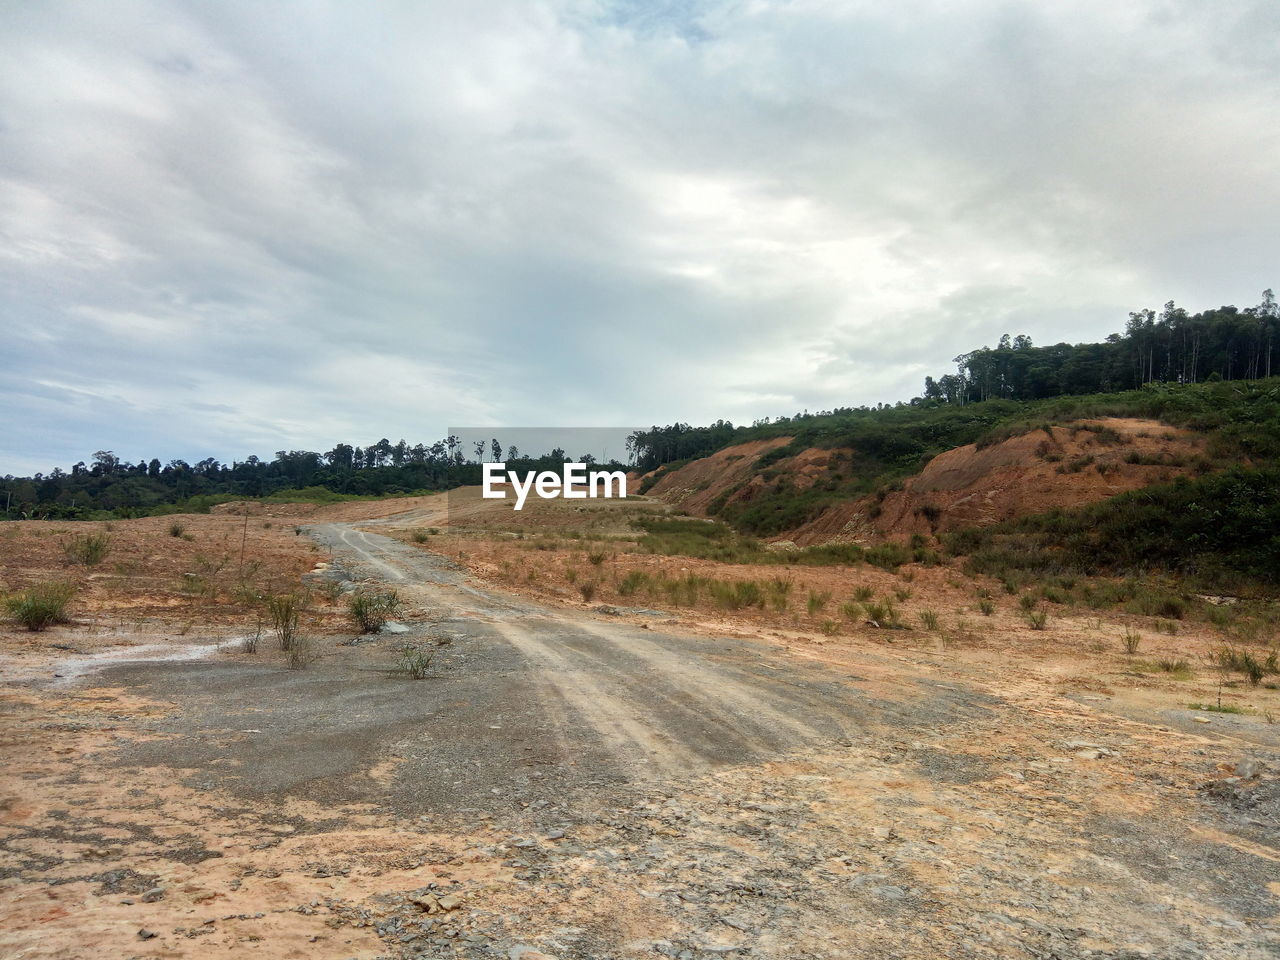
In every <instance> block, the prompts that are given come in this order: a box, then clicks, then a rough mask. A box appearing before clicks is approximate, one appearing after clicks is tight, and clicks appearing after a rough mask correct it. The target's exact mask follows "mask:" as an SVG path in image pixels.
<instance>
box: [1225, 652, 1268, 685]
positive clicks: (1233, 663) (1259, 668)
mask: <svg viewBox="0 0 1280 960" xmlns="http://www.w3.org/2000/svg"><path fill="white" fill-rule="evenodd" d="M1214 659H1215V660H1217V661H1218V666H1220V667H1221V668H1222V669H1223V670H1234V671H1235V672H1237V673H1243V674H1244V675H1245V677H1246V678H1247V679H1248V681H1249V682H1250V683H1251V684H1253V685H1254V686H1257V685H1258V684H1259V683H1261V682H1262V678H1263V677H1265V676H1266V675H1267V674H1268V673H1277V672H1280V670H1277V667H1278V666H1280V665H1278V664H1277V663H1276V654H1275V653H1274V652H1273V653H1272V654H1271V656H1269V657H1268V658H1267V659H1266V660H1260V659H1259V658H1258V657H1255V656H1254V655H1253V654H1252V653H1250V652H1249V651H1248V650H1237V649H1235V648H1234V647H1223V648H1222V649H1221V650H1219V651H1218V652H1217V653H1216V654H1214Z"/></svg>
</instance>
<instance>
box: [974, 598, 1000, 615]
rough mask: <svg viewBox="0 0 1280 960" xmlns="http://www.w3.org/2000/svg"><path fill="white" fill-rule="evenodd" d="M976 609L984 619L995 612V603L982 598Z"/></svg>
mask: <svg viewBox="0 0 1280 960" xmlns="http://www.w3.org/2000/svg"><path fill="white" fill-rule="evenodd" d="M978 609H979V610H981V611H982V615H983V616H984V617H989V616H991V615H992V614H993V613H995V612H996V603H995V601H994V600H991V599H989V598H987V597H983V598H982V599H981V600H979V601H978Z"/></svg>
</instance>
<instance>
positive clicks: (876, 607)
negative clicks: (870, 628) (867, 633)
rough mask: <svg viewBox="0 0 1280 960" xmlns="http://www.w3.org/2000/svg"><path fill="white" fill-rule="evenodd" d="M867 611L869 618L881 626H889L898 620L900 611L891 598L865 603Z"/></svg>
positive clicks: (864, 606)
mask: <svg viewBox="0 0 1280 960" xmlns="http://www.w3.org/2000/svg"><path fill="white" fill-rule="evenodd" d="M863 608H864V609H865V610H866V611H867V619H868V620H870V621H871V622H872V623H874V624H875V625H876V626H879V627H888V626H891V625H893V624H896V623H897V622H898V613H897V611H896V610H894V609H893V603H892V602H891V601H889V600H871V601H868V602H867V603H865V604H863Z"/></svg>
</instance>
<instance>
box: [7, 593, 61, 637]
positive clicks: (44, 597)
mask: <svg viewBox="0 0 1280 960" xmlns="http://www.w3.org/2000/svg"><path fill="white" fill-rule="evenodd" d="M73 596H75V587H74V586H72V585H71V584H69V583H41V584H37V585H36V586H33V587H29V588H27V589H26V590H20V591H18V592H17V593H14V594H11V595H9V596H7V597H5V598H4V609H5V612H6V613H7V614H8V615H9V617H10V618H12V619H13V620H14V621H15V622H17V623H19V624H21V625H22V626H24V627H26V628H27V629H28V630H31V631H33V632H34V631H40V630H45V629H47V628H48V627H51V626H53V625H54V624H58V623H69V622H70V618H69V617H68V616H67V604H69V603H70V602H71V598H72V597H73Z"/></svg>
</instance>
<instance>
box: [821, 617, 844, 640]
mask: <svg viewBox="0 0 1280 960" xmlns="http://www.w3.org/2000/svg"><path fill="white" fill-rule="evenodd" d="M821 629H822V632H823V634H824V635H826V636H828V637H833V636H835V635H836V632H837V631H838V630H839V629H840V626H839V624H837V623H836V622H835V621H834V620H823V621H822V624H821Z"/></svg>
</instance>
